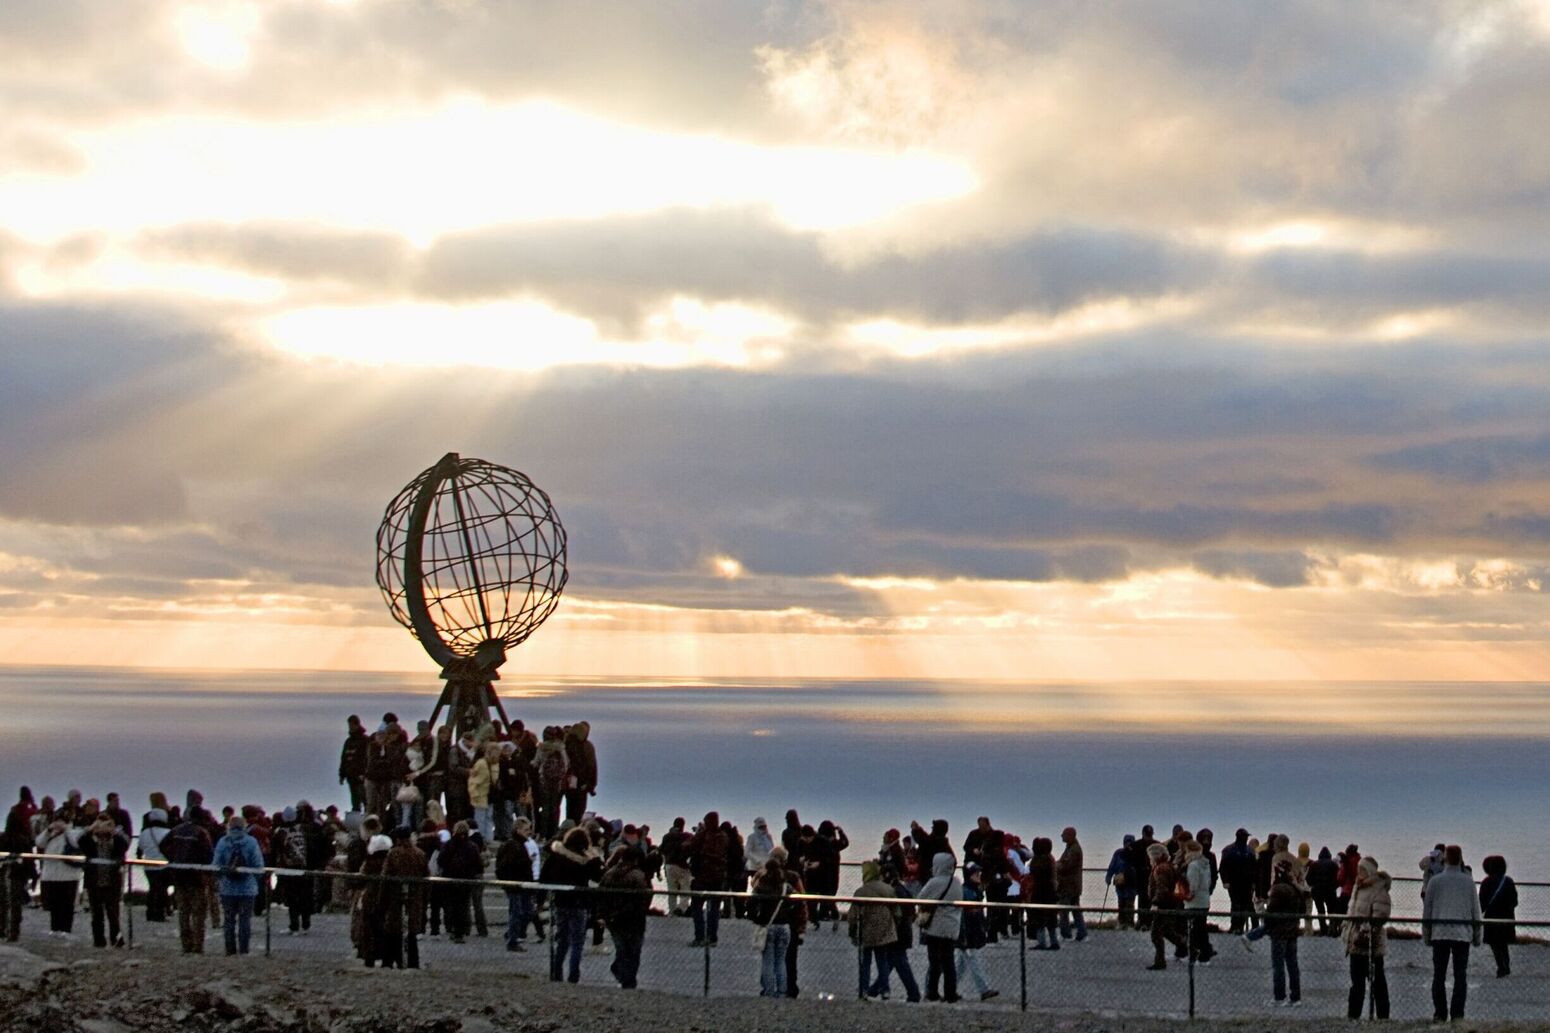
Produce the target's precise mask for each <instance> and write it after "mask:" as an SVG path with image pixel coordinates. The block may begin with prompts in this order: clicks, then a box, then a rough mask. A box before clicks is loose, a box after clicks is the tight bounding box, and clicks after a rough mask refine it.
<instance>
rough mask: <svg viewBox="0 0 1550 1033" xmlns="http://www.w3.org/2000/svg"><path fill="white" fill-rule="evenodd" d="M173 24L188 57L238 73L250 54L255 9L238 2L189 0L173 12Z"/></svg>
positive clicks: (250, 5) (254, 27)
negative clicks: (196, 0) (191, 1)
mask: <svg viewBox="0 0 1550 1033" xmlns="http://www.w3.org/2000/svg"><path fill="white" fill-rule="evenodd" d="M172 26H173V30H174V31H175V32H176V33H177V36H178V41H179V42H180V43H181V44H182V45H183V49H184V51H186V52H187V54H188V56H189V57H191V58H193V59H194V60H195V61H198V62H199V63H200V64H202V65H206V66H208V67H210V68H213V69H215V70H216V71H221V72H237V71H240V70H242V69H243V68H244V67H246V66H247V64H248V61H249V59H250V58H251V56H252V45H251V43H250V39H251V37H252V35H253V32H254V30H256V29H257V28H258V11H257V10H256V8H255V7H254V6H253V5H252V4H248V3H240V2H214V3H192V4H187V5H185V6H183V7H181V8H179V9H178V10H177V12H176V13H174V14H173V16H172Z"/></svg>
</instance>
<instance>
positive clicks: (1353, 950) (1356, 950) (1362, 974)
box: [1323, 848, 1394, 1019]
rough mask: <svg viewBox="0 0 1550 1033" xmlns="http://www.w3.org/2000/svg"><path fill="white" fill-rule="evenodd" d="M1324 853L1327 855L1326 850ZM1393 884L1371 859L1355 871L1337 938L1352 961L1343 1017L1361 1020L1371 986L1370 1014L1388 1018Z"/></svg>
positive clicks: (1359, 865)
mask: <svg viewBox="0 0 1550 1033" xmlns="http://www.w3.org/2000/svg"><path fill="white" fill-rule="evenodd" d="M1323 853H1325V854H1328V853H1329V850H1328V848H1325V850H1324V851H1323ZM1393 882H1394V880H1393V879H1391V878H1390V877H1389V873H1388V872H1385V871H1383V870H1382V869H1380V868H1379V867H1378V862H1377V861H1375V860H1373V859H1372V858H1371V857H1364V858H1362V860H1361V863H1360V864H1358V865H1357V867H1356V889H1355V890H1354V891H1353V892H1352V893H1351V900H1350V902H1349V907H1348V908H1347V909H1346V917H1347V918H1348V919H1350V921H1348V922H1346V923H1345V927H1344V930H1343V931H1342V932H1341V933H1340V934H1339V935H1340V937H1341V939H1342V940H1343V942H1344V943H1345V952H1346V955H1347V956H1348V957H1349V958H1350V959H1351V992H1350V995H1349V997H1348V998H1347V1001H1346V1017H1347V1018H1352V1019H1359V1018H1361V1017H1362V1006H1363V1004H1364V1003H1365V997H1366V991H1367V984H1368V983H1369V982H1371V983H1372V1006H1373V1014H1374V1015H1376V1016H1377V1017H1378V1018H1380V1019H1386V1018H1388V1017H1389V981H1388V977H1387V976H1385V975H1384V972H1383V959H1384V957H1385V955H1387V954H1388V950H1389V937H1388V931H1387V929H1386V928H1385V925H1386V924H1387V922H1388V919H1389V915H1390V914H1391V913H1392V912H1393V906H1394V904H1393V900H1392V898H1391V897H1390V896H1389V887H1390V886H1392V885H1393Z"/></svg>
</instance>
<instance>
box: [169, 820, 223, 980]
mask: <svg viewBox="0 0 1550 1033" xmlns="http://www.w3.org/2000/svg"><path fill="white" fill-rule="evenodd" d="M207 820H208V815H206V814H205V813H204V812H203V811H202V810H201V809H200V808H197V807H195V808H191V809H190V810H189V811H188V812H187V813H186V814H185V815H184V818H183V820H182V821H181V822H180V823H178V824H177V825H174V826H173V827H172V831H170V832H168V833H167V835H166V836H165V837H164V838H163V839H162V841H161V852H162V855H163V856H165V857H166V858H167V863H168V864H169V865H172V866H174V867H173V868H172V870H171V871H170V872H169V873H168V881H169V882H170V883H171V884H172V901H173V906H174V907H175V908H176V909H177V912H178V941H179V943H180V944H181V945H182V948H183V953H184V954H203V953H204V950H205V915H206V913H207V912H208V911H209V907H210V896H211V892H210V891H211V889H212V888H213V881H212V879H211V877H210V873H209V872H205V871H199V870H198V869H197V868H184V867H182V866H183V865H198V866H205V865H209V864H210V862H211V861H212V860H214V858H215V850H214V848H213V847H212V846H211V845H210V834H209V833H208V832H206V831H205V829H204V825H205V822H206V821H207Z"/></svg>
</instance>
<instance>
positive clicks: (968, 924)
mask: <svg viewBox="0 0 1550 1033" xmlns="http://www.w3.org/2000/svg"><path fill="white" fill-rule="evenodd" d="M963 899H964V900H966V901H975V902H983V901H984V900H985V871H984V869H983V868H981V867H980V866H979V865H978V864H975V863H974V862H973V861H970V862H968V863H967V864H965V865H964V866H963ZM960 913H961V915H962V920H961V922H960V923H959V927H958V943H957V948H958V949H957V952H956V954H955V963H954V967H953V975H954V977H955V981H956V982H962V981H963V974H964V972H968V974H969V978H971V979H973V980H974V985H975V987H976V988H977V989H978V990H979V995H980V1000H982V1001H988V1000H990V999H991V998H993V997H999V996H1001V991H999V990H997V989H995V988H994V987H992V986H991V985H990V979H989V978H988V977H987V976H986V975H985V966H984V965H982V964H980V951H981V950H983V949H984V948H985V943H986V941H987V936H986V933H987V931H988V926H989V922H988V921H987V920H986V917H985V908H984V906H983V904H982V903H981V906H978V907H964V908H961V909H960Z"/></svg>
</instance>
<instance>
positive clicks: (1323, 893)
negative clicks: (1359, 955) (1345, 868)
mask: <svg viewBox="0 0 1550 1033" xmlns="http://www.w3.org/2000/svg"><path fill="white" fill-rule="evenodd" d="M1358 867H1360V866H1358ZM1339 874H1340V863H1339V862H1338V861H1336V860H1335V858H1334V856H1333V855H1332V854H1331V853H1330V852H1329V847H1327V846H1326V847H1320V848H1319V856H1318V857H1317V858H1315V859H1314V860H1313V861H1312V863H1310V864H1309V865H1308V875H1307V878H1308V897H1309V899H1310V900H1312V902H1313V907H1314V910H1315V911H1317V912H1318V916H1319V918H1318V921H1319V935H1320V936H1339V935H1340V932H1339V930H1338V929H1337V928H1336V925H1335V923H1333V922H1332V921H1331V920H1330V916H1331V915H1333V914H1336V913H1337V909H1338V908H1339V907H1340V903H1339V900H1338V898H1337V897H1336V895H1335V879H1336V877H1337V876H1338V875H1339Z"/></svg>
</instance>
